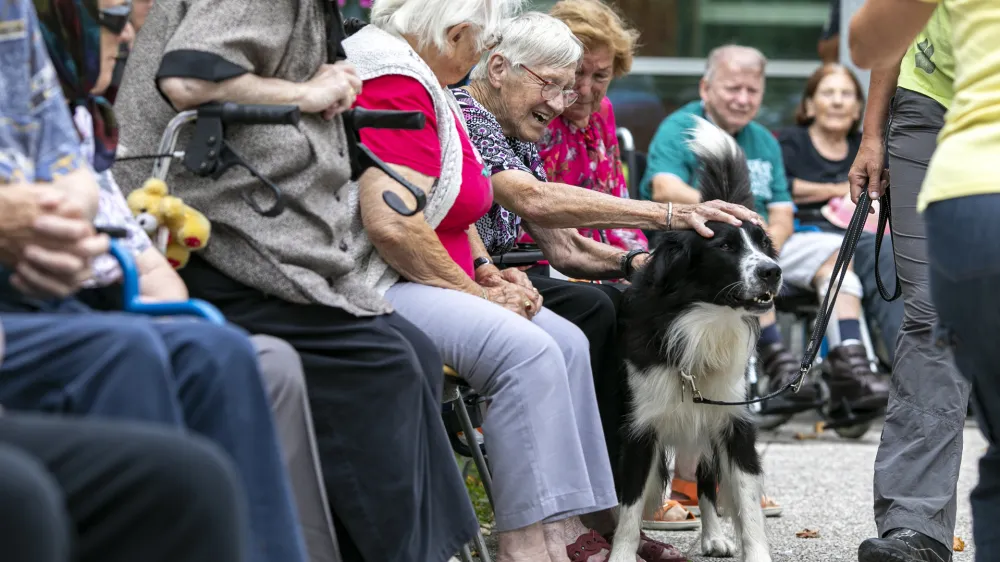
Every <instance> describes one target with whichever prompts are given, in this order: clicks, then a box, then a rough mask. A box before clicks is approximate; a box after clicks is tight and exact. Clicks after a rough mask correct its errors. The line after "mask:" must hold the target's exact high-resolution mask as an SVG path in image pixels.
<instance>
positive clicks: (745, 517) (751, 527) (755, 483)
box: [719, 419, 771, 562]
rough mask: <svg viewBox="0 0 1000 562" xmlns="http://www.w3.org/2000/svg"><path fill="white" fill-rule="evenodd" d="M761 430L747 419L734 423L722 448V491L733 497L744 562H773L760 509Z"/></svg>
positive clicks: (762, 512) (761, 471) (734, 520)
mask: <svg viewBox="0 0 1000 562" xmlns="http://www.w3.org/2000/svg"><path fill="white" fill-rule="evenodd" d="M756 441H757V428H755V427H754V425H753V424H752V423H751V422H749V421H746V420H743V419H739V420H736V421H734V422H733V427H732V431H731V432H730V434H729V435H728V436H727V439H726V443H725V444H724V446H723V447H722V448H721V449H722V451H721V455H720V456H721V458H720V461H721V462H720V463H719V464H720V469H721V471H720V472H721V474H722V488H723V489H724V490H725V491H726V493H728V494H730V497H731V501H732V506H733V513H732V517H733V523H734V524H735V526H736V533H737V535H739V538H740V542H741V543H742V545H743V561H744V562H771V553H770V550H769V549H768V546H767V533H766V530H765V528H764V511H763V509H761V507H760V500H761V493H762V483H761V478H762V476H763V470H762V468H761V464H760V455H759V454H758V453H757V448H756V446H755V445H756Z"/></svg>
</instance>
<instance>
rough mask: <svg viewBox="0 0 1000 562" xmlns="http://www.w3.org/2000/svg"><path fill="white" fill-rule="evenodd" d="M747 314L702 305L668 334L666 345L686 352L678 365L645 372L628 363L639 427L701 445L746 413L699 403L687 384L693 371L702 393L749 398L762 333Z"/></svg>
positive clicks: (674, 440)
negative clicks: (751, 364)
mask: <svg viewBox="0 0 1000 562" xmlns="http://www.w3.org/2000/svg"><path fill="white" fill-rule="evenodd" d="M743 316H744V313H742V312H741V311H737V310H734V309H732V308H729V307H724V306H718V305H713V304H706V303H701V304H697V305H695V306H693V307H692V308H691V309H690V310H688V311H686V312H685V313H683V314H682V315H681V316H679V317H678V318H677V319H676V320H675V321H674V322H673V323H672V324H671V326H670V329H669V331H668V332H667V333H666V335H665V337H664V338H663V342H662V345H663V346H664V348H670V347H673V348H675V349H681V350H683V351H682V352H681V353H680V354H679V359H680V360H679V361H678V365H658V366H654V367H651V368H649V369H647V370H646V371H645V372H639V371H638V370H637V369H636V368H635V366H633V365H631V364H629V365H628V372H629V377H628V381H629V386H630V387H631V390H632V395H633V397H634V400H635V402H634V404H633V405H632V420H631V425H632V427H633V428H634V429H640V428H653V429H654V430H655V431H656V433H657V435H659V436H660V438H661V439H662V440H663V441H664V442H666V443H671V444H673V445H680V444H691V445H695V444H699V443H697V442H698V441H702V440H703V439H704V438H705V437H707V436H711V435H715V434H717V433H718V432H719V431H720V430H721V429H723V428H724V427H725V426H726V425H727V424H728V423H729V422H730V421H731V419H732V417H733V416H742V415H745V412H746V408H745V407H743V406H712V405H707V404H695V403H694V401H693V399H692V398H693V396H692V392H691V387H690V385H689V384H688V383H686V382H685V375H690V376H691V377H692V378H693V381H694V385H695V387H696V388H697V389H698V391H699V392H701V394H702V396H704V397H705V398H709V399H712V400H723V401H727V402H739V401H742V400H744V399H745V397H746V379H745V376H744V375H745V371H746V365H747V360H748V359H749V356H750V353H751V351H752V349H753V344H754V341H755V339H756V334H755V333H754V330H753V329H752V328H751V326H750V324H748V323H747V321H746V319H744V317H743Z"/></svg>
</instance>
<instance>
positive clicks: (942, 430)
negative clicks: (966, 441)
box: [850, 6, 969, 562]
mask: <svg viewBox="0 0 1000 562" xmlns="http://www.w3.org/2000/svg"><path fill="white" fill-rule="evenodd" d="M954 76H955V62H954V57H953V56H952V46H951V25H950V22H949V19H948V13H947V11H946V10H945V9H944V8H943V7H941V6H939V7H938V8H937V9H936V10H934V14H933V15H932V16H931V19H930V21H929V22H928V23H927V25H926V26H925V27H924V29H923V30H922V31H921V32H920V34H919V35H917V37H916V38H915V39H914V40H913V41H912V42H911V43H910V46H909V48H908V49H907V50H906V53H905V54H903V56H902V60H901V61H899V62H898V63H897V64H894V65H892V66H888V67H886V68H879V69H875V70H873V71H872V73H871V83H870V85H869V98H868V104H867V107H866V108H865V120H864V133H863V135H862V140H861V148H860V149H859V150H858V156H857V158H856V159H855V162H854V166H852V168H851V172H850V182H851V195H852V196H853V198H854V200H855V201H857V198H858V195H860V193H861V191H862V190H865V189H868V186H869V184H871V185H872V187H873V188H877V187H879V186H880V181H879V180H880V179H881V178H882V176H883V174H884V172H885V162H886V152H888V164H889V168H888V170H889V172H890V173H891V176H892V232H893V250H894V252H895V258H896V259H895V262H896V268H897V269H896V273H897V278H898V279H899V281H900V285H901V287H902V289H903V306H904V315H903V322H902V325H901V326H900V329H899V336H898V339H897V340H896V353H895V355H894V362H893V368H892V382H891V392H890V394H889V404H888V407H887V409H886V417H885V425H884V427H883V429H882V442H881V444H880V445H879V449H878V456H876V457H875V479H874V496H875V497H874V500H875V501H874V507H875V525H876V527H877V529H878V537H876V538H871V539H868V540H866V541H864V542H863V543H861V546H860V547H859V548H858V562H880V561H882V560H886V559H890V560H906V561H907V562H942V561H948V560H951V543H952V537H953V536H954V533H955V516H956V511H957V496H958V490H957V489H956V484H957V479H958V472H959V468H960V467H961V463H962V429H963V426H964V425H965V413H966V410H967V409H968V405H969V383H968V382H967V381H966V380H965V379H964V378H963V377H961V376H960V375H959V374H958V370H957V369H956V368H955V363H954V359H953V358H952V354H951V351H950V350H949V349H947V348H945V347H942V346H938V345H937V344H936V342H935V337H934V325H935V324H936V323H937V313H936V311H935V309H934V304H933V303H932V302H931V291H930V284H929V277H930V271H929V268H928V267H927V237H926V229H925V225H924V220H923V217H922V216H921V215H920V214H919V213H918V212H917V195H918V194H919V193H920V186H921V184H923V182H924V176H925V175H926V174H927V166H928V164H929V163H930V160H931V156H932V155H933V154H934V149H935V148H936V147H937V136H938V133H940V132H941V128H942V127H944V116H945V111H947V109H948V107H949V106H950V105H951V101H952V98H953V96H954V89H953V83H954ZM890 105H891V107H890ZM890 109H891V116H890ZM886 132H888V138H886ZM893 555H894V556H896V557H895V558H889V557H890V556H893Z"/></svg>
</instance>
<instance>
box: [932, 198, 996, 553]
mask: <svg viewBox="0 0 1000 562" xmlns="http://www.w3.org/2000/svg"><path fill="white" fill-rule="evenodd" d="M998 216H1000V193H997V194H989V195H975V196H969V197H961V198H957V199H951V200H946V201H942V202H938V203H933V204H931V205H930V206H929V207H928V208H927V210H926V211H925V213H924V217H925V220H926V223H927V249H928V255H929V258H930V266H931V298H932V299H933V300H934V304H935V306H936V307H937V311H938V317H939V319H940V325H939V329H938V344H939V345H948V346H951V348H952V351H953V353H954V356H955V363H956V365H957V366H958V369H959V370H960V371H961V373H962V375H963V376H964V377H965V378H966V379H968V380H969V382H970V383H971V384H972V405H973V411H974V412H975V414H976V419H977V421H978V423H979V427H980V429H981V430H982V432H983V434H984V435H985V436H986V439H987V441H988V442H989V448H988V449H987V451H986V454H985V455H983V457H982V459H981V460H980V461H979V484H978V485H977V486H976V488H975V489H974V490H973V491H972V497H971V502H972V515H973V533H974V535H975V540H976V560H977V562H987V561H996V560H1000V534H997V533H996V522H997V521H998V520H1000V447H998V441H997V440H998V439H1000V345H998V344H997V338H998V336H1000V243H998V241H1000V222H998V221H997V217H998Z"/></svg>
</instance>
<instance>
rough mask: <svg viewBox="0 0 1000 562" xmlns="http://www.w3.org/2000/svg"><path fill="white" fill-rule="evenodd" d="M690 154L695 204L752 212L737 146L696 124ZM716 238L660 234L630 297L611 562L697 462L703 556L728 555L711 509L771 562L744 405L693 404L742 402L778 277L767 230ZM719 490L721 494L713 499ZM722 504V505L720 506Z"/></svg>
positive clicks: (748, 554)
mask: <svg viewBox="0 0 1000 562" xmlns="http://www.w3.org/2000/svg"><path fill="white" fill-rule="evenodd" d="M695 119H696V123H695V126H694V128H693V129H691V131H690V132H691V133H692V135H691V138H690V140H689V141H688V146H689V147H690V148H691V149H692V150H693V151H694V153H695V154H696V155H697V156H698V159H699V162H700V165H701V170H700V173H699V186H700V187H699V189H700V192H701V196H702V199H703V200H704V201H710V200H714V199H719V200H722V201H727V202H730V203H738V204H741V205H744V206H746V207H748V208H753V196H752V194H751V191H750V177H749V171H748V169H747V163H746V157H745V156H744V154H743V151H742V150H741V149H740V147H739V145H737V144H736V141H735V140H734V139H733V137H732V136H730V135H728V134H726V133H725V132H723V131H722V130H721V129H719V128H717V127H716V126H715V125H712V124H711V123H709V122H708V121H706V120H704V119H700V118H697V117H696V118H695ZM708 226H709V228H711V229H712V231H713V232H714V233H715V235H714V236H713V237H711V238H703V237H702V236H700V235H699V234H697V233H696V232H694V231H671V232H666V233H664V235H663V238H662V240H661V242H660V243H659V245H658V246H657V248H656V249H655V251H654V252H653V255H652V256H651V257H650V260H649V261H648V262H647V264H646V266H645V267H644V268H643V269H642V270H641V271H640V272H638V273H637V274H636V275H635V276H634V277H633V279H632V285H631V286H630V287H629V288H628V289H627V290H626V291H625V300H624V305H623V310H622V312H623V341H624V350H625V358H626V365H627V368H628V385H627V386H628V390H627V392H628V399H629V419H628V422H627V423H628V427H627V428H626V430H625V432H624V433H625V434H626V439H625V443H624V445H623V451H622V460H621V465H620V471H619V474H620V485H621V497H620V498H619V499H620V507H619V520H618V527H617V530H616V532H615V540H614V547H613V550H612V553H611V559H610V562H634V560H635V552H636V550H637V549H638V546H639V534H640V530H641V525H642V516H643V511H644V508H645V507H646V505H647V504H648V505H649V506H650V507H651V508H652V507H653V506H656V507H659V505H660V503H661V502H662V494H663V491H664V490H665V489H666V485H667V483H668V482H669V479H670V476H669V474H668V470H667V455H668V454H673V453H674V452H675V451H676V450H678V449H680V450H682V451H687V452H690V453H697V454H699V455H700V457H699V458H700V460H699V463H698V470H697V480H698V496H699V497H698V505H699V507H700V508H701V517H702V531H701V549H702V553H703V554H704V555H707V556H733V555H734V554H735V553H736V548H735V546H734V543H733V542H732V541H731V540H729V539H728V538H727V537H726V536H725V532H724V531H723V528H722V525H721V521H720V520H719V516H718V515H717V512H716V503H717V502H718V500H722V503H721V505H722V507H724V508H725V509H724V511H725V512H726V513H727V514H731V515H732V516H733V519H734V523H735V526H736V531H737V534H738V535H739V538H740V541H741V543H742V546H743V549H742V550H743V560H745V561H746V562H770V560H771V555H770V552H769V550H768V546H767V537H766V535H765V532H764V515H763V512H762V510H761V506H760V501H761V492H762V486H761V473H762V470H761V463H760V456H759V455H758V454H757V449H756V448H755V443H756V440H757V432H756V428H755V427H754V425H753V422H752V421H751V419H750V412H749V409H748V407H747V406H717V405H708V404H696V403H694V402H693V401H692V397H693V395H695V394H700V395H701V396H703V397H704V398H705V399H710V400H720V401H726V402H739V401H743V400H746V393H747V386H746V379H745V373H746V369H747V362H748V360H749V358H750V354H751V353H753V350H754V348H755V344H756V342H757V337H758V335H759V333H760V323H759V321H758V318H757V317H758V315H760V314H762V313H764V312H767V311H769V310H771V308H772V306H773V304H774V296H775V295H777V294H778V291H779V289H780V288H781V268H780V267H778V264H777V262H776V261H775V252H774V248H773V246H772V245H771V241H770V239H769V238H768V237H767V234H766V233H765V232H764V230H763V229H762V228H761V227H759V226H757V225H754V224H752V223H750V222H747V221H744V222H743V225H742V226H738V227H737V226H732V225H730V224H724V223H719V222H710V223H709V224H708ZM717 484H719V494H717V493H716V488H717ZM717 496H719V497H717Z"/></svg>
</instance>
